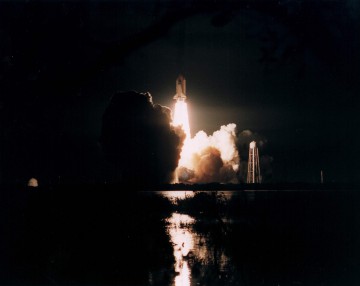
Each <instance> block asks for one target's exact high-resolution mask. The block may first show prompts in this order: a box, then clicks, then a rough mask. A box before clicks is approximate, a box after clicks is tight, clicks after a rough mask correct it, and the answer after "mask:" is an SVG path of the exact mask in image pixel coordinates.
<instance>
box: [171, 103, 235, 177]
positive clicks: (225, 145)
mask: <svg viewBox="0 0 360 286" xmlns="http://www.w3.org/2000/svg"><path fill="white" fill-rule="evenodd" d="M174 114H175V116H174V120H173V125H174V126H180V127H182V129H183V130H184V132H185V134H186V138H185V141H184V145H183V147H182V150H181V154H180V161H179V164H178V168H177V181H178V182H188V183H210V182H220V183H229V182H231V183H237V182H238V180H237V172H238V170H239V162H240V158H239V154H238V151H237V149H236V124H234V123H231V124H228V125H226V126H225V125H224V126H221V128H220V129H219V130H218V131H215V132H214V133H213V134H212V135H207V134H206V133H205V132H204V131H199V132H198V133H197V134H196V135H195V136H194V137H193V138H191V137H190V127H189V119H188V112H187V104H186V102H184V101H181V100H177V102H176V104H175V110H174Z"/></svg>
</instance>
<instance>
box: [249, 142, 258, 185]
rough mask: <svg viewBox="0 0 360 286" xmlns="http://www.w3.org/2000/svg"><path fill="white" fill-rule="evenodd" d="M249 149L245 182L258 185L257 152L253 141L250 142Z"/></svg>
mask: <svg viewBox="0 0 360 286" xmlns="http://www.w3.org/2000/svg"><path fill="white" fill-rule="evenodd" d="M249 147H250V148H249V161H248V173H247V180H246V182H247V183H248V184H254V183H258V184H259V183H261V175H260V162H259V150H258V148H257V147H256V142H255V141H252V142H251V143H250V146H249Z"/></svg>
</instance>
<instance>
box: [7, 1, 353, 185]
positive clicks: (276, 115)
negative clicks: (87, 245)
mask: <svg viewBox="0 0 360 286" xmlns="http://www.w3.org/2000/svg"><path fill="white" fill-rule="evenodd" d="M179 73H183V74H184V76H185V78H186V80H187V95H188V103H189V109H190V111H189V112H190V124H191V129H192V133H193V134H194V133H195V132H197V131H199V130H205V131H206V132H208V133H212V132H214V131H215V130H217V129H219V127H220V126H221V125H224V124H227V123H236V124H237V126H238V131H239V133H240V132H241V131H243V130H251V131H252V132H253V133H256V136H257V137H258V138H261V140H262V141H264V142H265V144H264V146H262V147H261V148H260V153H261V154H262V155H266V156H268V158H271V160H272V163H271V167H269V168H271V172H270V173H271V175H269V177H268V180H269V181H272V182H279V181H285V182H299V181H303V182H319V180H320V170H324V174H325V181H328V182H355V181H358V174H359V172H360V167H359V164H358V161H359V159H360V156H359V146H360V136H359V128H358V126H359V123H360V120H359V118H360V116H359V113H358V112H359V111H358V110H359V107H360V106H359V99H358V96H359V94H360V4H359V3H358V2H357V1H356V0H342V1H340V0H339V1H335V0H334V1H310V0H308V1H305V0H303V1H302V0H294V1H292V0H287V1H272V0H269V1H254V0H252V1H195V0H194V1H117V2H115V1H109V2H107V1H105V2H104V1H91V2H85V1H84V2H83V1H81V2H70V1H64V2H63V1H54V2H50V1H49V2H47V1H45V2H41V1H37V2H29V1H16V2H12V1H9V2H6V1H2V2H1V3H0V116H1V117H0V118H1V119H0V182H21V181H23V180H26V179H28V178H30V177H37V178H39V179H40V180H41V179H42V180H44V181H51V182H54V181H55V180H56V178H58V177H59V176H61V177H67V178H68V180H70V181H77V180H79V178H80V180H85V181H86V180H89V178H91V179H92V180H102V179H103V178H104V177H106V174H107V172H108V170H109V167H108V165H107V162H105V159H104V158H103V156H102V152H101V148H100V146H99V137H100V133H101V124H102V116H103V114H104V111H105V109H106V107H107V106H108V104H109V102H110V98H111V96H112V95H114V94H115V93H117V92H119V91H130V90H136V91H139V92H147V91H148V92H150V93H151V95H152V97H153V101H154V103H158V104H161V105H165V106H169V107H173V104H174V102H173V99H172V98H173V95H174V94H175V79H176V78H177V76H178V74H179ZM124 108H126V106H124ZM240 145H241V144H240V143H239V146H240ZM245 159H246V158H245Z"/></svg>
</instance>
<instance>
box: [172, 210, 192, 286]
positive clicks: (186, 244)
mask: <svg viewBox="0 0 360 286" xmlns="http://www.w3.org/2000/svg"><path fill="white" fill-rule="evenodd" d="M166 221H167V223H168V229H167V230H168V233H169V235H170V239H171V243H172V245H173V248H174V257H175V261H176V262H175V272H176V273H178V275H177V276H176V277H175V285H176V286H180V285H181V286H186V285H190V279H191V272H190V269H189V265H188V261H187V257H188V255H189V253H190V251H192V250H193V248H194V235H193V232H192V230H191V225H192V224H193V223H194V222H195V220H194V218H192V217H190V216H189V215H186V214H179V213H173V214H172V216H171V217H170V218H168V219H167V220H166Z"/></svg>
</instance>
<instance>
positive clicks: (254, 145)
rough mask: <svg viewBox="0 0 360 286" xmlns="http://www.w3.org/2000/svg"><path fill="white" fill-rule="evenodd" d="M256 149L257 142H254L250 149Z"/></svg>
mask: <svg viewBox="0 0 360 286" xmlns="http://www.w3.org/2000/svg"><path fill="white" fill-rule="evenodd" d="M255 147H256V142H255V141H252V142H251V143H250V149H254V148H255Z"/></svg>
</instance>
